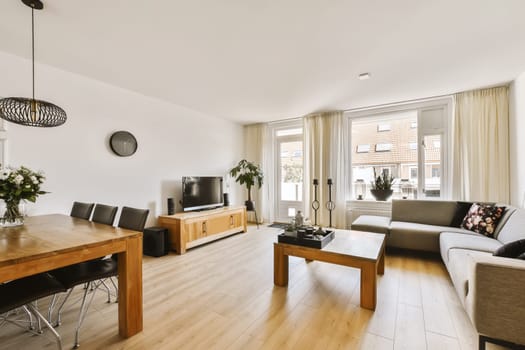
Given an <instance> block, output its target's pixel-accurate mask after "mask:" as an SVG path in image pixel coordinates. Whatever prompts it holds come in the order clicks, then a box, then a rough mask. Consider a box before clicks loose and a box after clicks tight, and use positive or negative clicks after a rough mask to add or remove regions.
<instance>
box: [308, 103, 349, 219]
mask: <svg viewBox="0 0 525 350" xmlns="http://www.w3.org/2000/svg"><path fill="white" fill-rule="evenodd" d="M304 128H305V130H304V131H305V132H304V135H305V146H306V147H305V148H306V157H305V163H306V164H305V169H306V173H305V177H304V184H305V186H306V190H305V207H306V216H307V217H309V218H310V220H311V221H312V223H313V222H314V211H313V209H312V206H311V204H312V201H313V200H314V186H313V185H312V182H313V179H317V180H318V181H319V187H318V197H317V198H318V201H319V203H320V208H319V210H318V212H317V222H318V224H320V225H322V226H325V227H326V226H328V225H329V212H328V209H327V207H326V203H327V202H328V200H329V194H328V185H327V181H328V179H332V182H333V186H332V201H333V202H334V204H335V210H334V211H333V212H332V226H334V227H337V228H345V226H346V223H345V212H346V191H347V178H346V171H345V160H346V152H347V148H346V147H345V143H344V140H345V138H344V134H345V130H346V118H343V112H342V111H335V112H327V113H321V114H315V115H310V116H306V117H305V119H304Z"/></svg>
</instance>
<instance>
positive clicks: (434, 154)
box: [423, 135, 441, 197]
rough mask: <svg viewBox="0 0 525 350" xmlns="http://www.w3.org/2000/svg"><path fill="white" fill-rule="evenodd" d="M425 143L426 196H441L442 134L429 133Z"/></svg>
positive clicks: (424, 190)
mask: <svg viewBox="0 0 525 350" xmlns="http://www.w3.org/2000/svg"><path fill="white" fill-rule="evenodd" d="M423 144H424V145H425V153H424V154H425V187H424V189H423V192H424V195H425V197H439V196H440V193H441V135H427V136H425V138H424V142H423Z"/></svg>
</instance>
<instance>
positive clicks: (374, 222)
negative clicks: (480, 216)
mask: <svg viewBox="0 0 525 350" xmlns="http://www.w3.org/2000/svg"><path fill="white" fill-rule="evenodd" d="M471 205H472V203H467V202H455V201H428V200H427V201H425V200H393V201H392V218H386V217H379V216H373V215H363V216H360V217H359V218H357V219H356V220H355V221H354V222H353V223H352V226H351V228H352V229H353V230H361V231H371V232H381V233H385V234H386V245H387V247H395V248H404V249H412V250H421V251H428V252H439V253H440V254H441V257H442V259H443V262H444V263H445V266H446V268H447V270H448V273H449V275H450V277H451V280H452V283H453V285H454V288H455V289H456V292H457V294H458V296H459V299H460V300H461V303H462V304H463V307H464V308H465V310H466V312H467V314H468V315H469V317H470V319H471V321H472V323H473V325H474V326H475V328H476V330H477V331H478V333H479V334H480V349H484V347H485V342H486V341H489V342H493V343H498V344H501V345H507V346H513V345H515V344H525V323H524V322H522V320H521V318H522V316H523V315H524V314H525V297H524V296H523V293H524V291H525V260H520V259H511V258H505V257H500V256H494V255H493V253H494V252H495V251H496V250H497V249H499V248H500V247H502V246H503V245H505V244H508V243H511V242H515V241H517V240H520V239H525V209H519V208H514V207H511V206H506V208H505V212H504V214H503V216H502V217H501V219H500V221H499V223H498V225H497V226H496V228H495V230H494V233H493V238H491V237H487V236H485V235H482V234H479V233H475V232H473V231H470V230H467V229H463V228H460V227H459V225H460V223H461V221H462V219H463V217H464V216H465V215H466V211H468V208H470V206H471Z"/></svg>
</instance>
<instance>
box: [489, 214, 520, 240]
mask: <svg viewBox="0 0 525 350" xmlns="http://www.w3.org/2000/svg"><path fill="white" fill-rule="evenodd" d="M498 229H499V230H497V231H496V234H495V235H494V237H495V238H496V239H497V240H498V241H500V242H501V243H503V244H507V243H510V242H513V241H517V240H519V239H523V238H525V209H519V208H518V209H516V208H512V207H511V208H507V212H506V213H505V216H504V217H503V219H502V220H501V222H500V225H499V227H498Z"/></svg>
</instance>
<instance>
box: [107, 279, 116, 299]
mask: <svg viewBox="0 0 525 350" xmlns="http://www.w3.org/2000/svg"><path fill="white" fill-rule="evenodd" d="M109 280H110V281H111V283H112V284H113V288H115V303H118V287H117V285H116V284H115V281H114V280H113V277H110V278H109Z"/></svg>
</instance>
